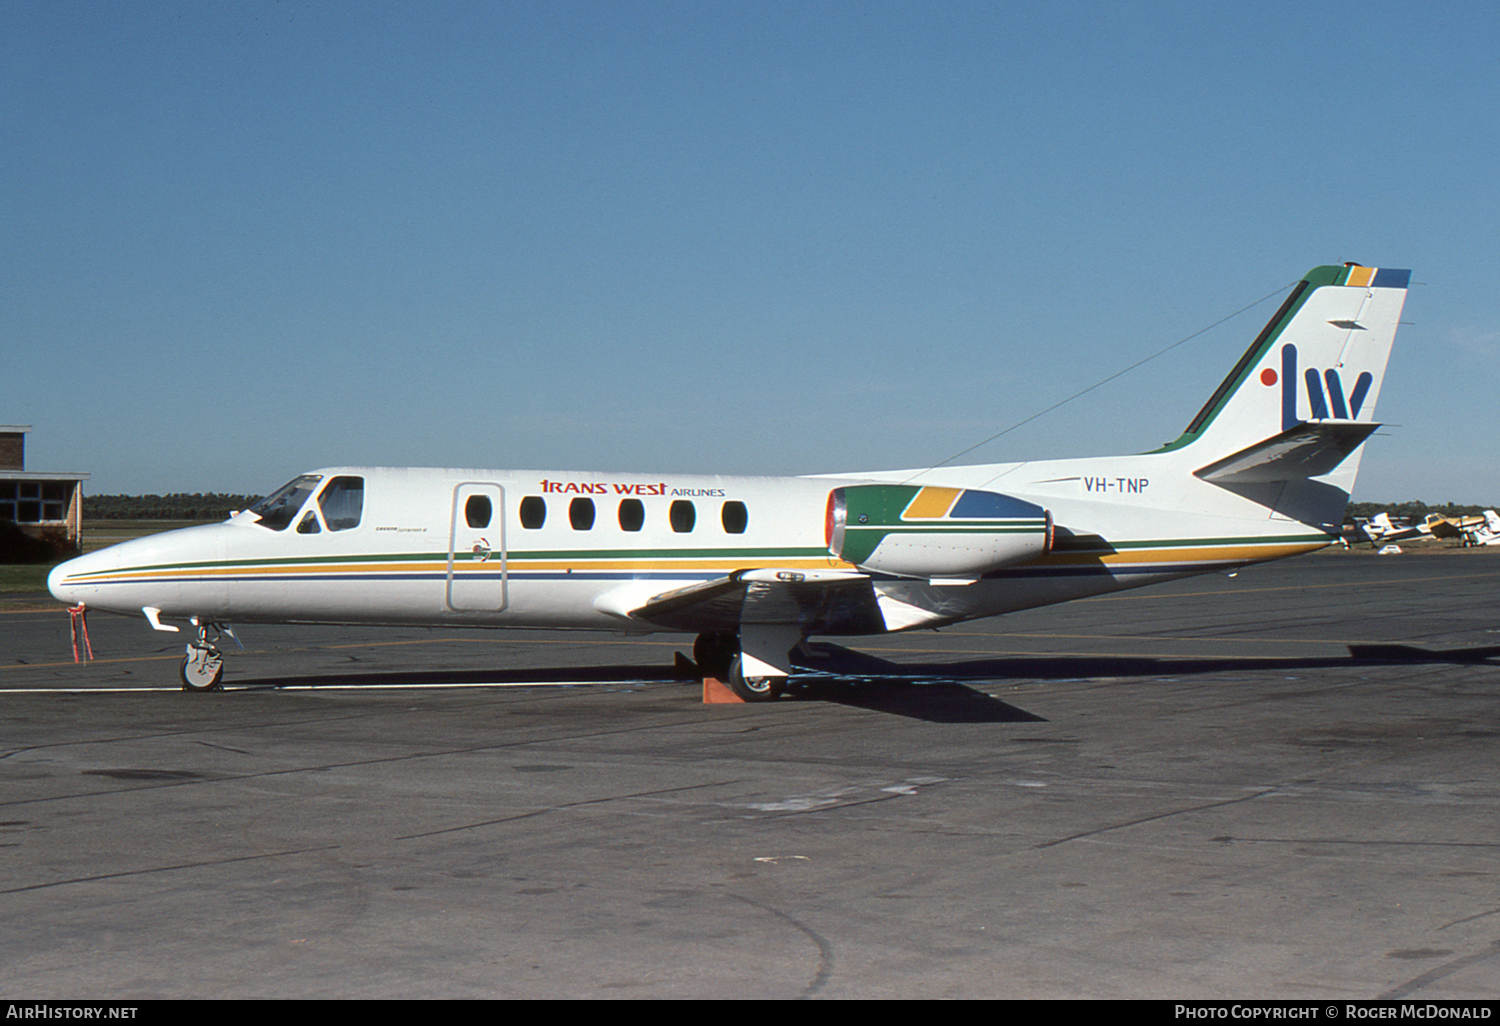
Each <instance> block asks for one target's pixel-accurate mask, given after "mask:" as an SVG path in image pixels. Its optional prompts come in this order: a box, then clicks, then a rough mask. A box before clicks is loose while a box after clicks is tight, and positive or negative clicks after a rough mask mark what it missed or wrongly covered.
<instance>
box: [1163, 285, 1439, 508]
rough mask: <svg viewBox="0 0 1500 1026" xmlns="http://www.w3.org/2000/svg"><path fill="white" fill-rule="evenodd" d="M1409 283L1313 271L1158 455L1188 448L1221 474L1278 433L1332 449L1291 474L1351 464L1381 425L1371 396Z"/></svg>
mask: <svg viewBox="0 0 1500 1026" xmlns="http://www.w3.org/2000/svg"><path fill="white" fill-rule="evenodd" d="M1410 278H1411V272H1410V271H1398V270H1391V269H1388V268H1374V267H1361V266H1359V265H1358V264H1345V265H1344V266H1342V267H1315V268H1313V269H1312V270H1311V271H1309V272H1307V274H1306V275H1305V276H1304V277H1303V279H1302V280H1301V281H1300V282H1298V283H1297V285H1296V286H1295V287H1294V288H1293V289H1292V293H1291V295H1290V296H1288V297H1287V300H1286V302H1285V303H1283V304H1282V305H1281V309H1280V310H1278V311H1277V312H1276V316H1274V317H1272V318H1271V322H1270V323H1269V324H1267V325H1266V326H1265V328H1264V330H1262V331H1261V333H1260V335H1259V336H1257V337H1256V339H1255V342H1254V343H1253V344H1252V345H1251V346H1250V348H1249V350H1247V351H1246V353H1245V355H1244V356H1242V357H1241V358H1240V361H1239V363H1237V364H1236V365H1235V368H1234V370H1233V371H1231V372H1230V374H1229V377H1227V378H1225V379H1224V383H1223V384H1221V385H1220V386H1219V388H1218V390H1217V391H1215V392H1214V394H1213V396H1212V398H1210V399H1209V400H1208V403H1207V404H1206V405H1205V406H1204V407H1203V409H1202V410H1201V411H1199V413H1198V416H1196V417H1194V418H1193V421H1192V423H1191V424H1189V425H1188V426H1187V430H1186V431H1184V432H1183V433H1182V436H1181V437H1180V438H1178V439H1177V440H1176V441H1175V442H1171V443H1170V444H1168V445H1166V446H1164V447H1163V448H1162V449H1159V450H1157V451H1158V452H1168V451H1171V450H1175V449H1181V448H1183V447H1185V446H1188V445H1191V446H1192V447H1193V450H1194V456H1195V457H1201V460H1200V465H1201V466H1202V467H1203V470H1204V471H1209V470H1210V469H1212V468H1219V472H1220V473H1221V474H1223V473H1227V471H1225V470H1224V468H1223V467H1220V466H1219V465H1220V464H1225V463H1226V462H1232V461H1233V459H1234V458H1235V457H1237V456H1244V455H1246V452H1245V451H1246V450H1248V449H1251V448H1256V447H1260V448H1264V447H1265V446H1266V445H1267V444H1268V443H1271V442H1272V441H1273V440H1274V439H1277V438H1278V436H1281V437H1282V440H1283V441H1287V440H1291V439H1294V438H1300V439H1302V440H1303V442H1304V445H1303V448H1304V449H1306V448H1307V439H1309V438H1314V439H1321V440H1322V441H1323V442H1325V443H1331V444H1332V446H1333V448H1332V449H1331V450H1330V449H1329V448H1328V445H1327V444H1325V445H1324V446H1323V448H1324V450H1325V451H1324V454H1323V455H1322V456H1321V457H1320V458H1319V459H1314V460H1313V461H1312V462H1310V463H1307V464H1306V466H1304V467H1303V469H1302V472H1300V473H1297V474H1295V475H1294V476H1301V477H1306V476H1317V475H1319V474H1322V473H1327V472H1329V471H1330V470H1331V469H1332V467H1333V466H1338V465H1339V464H1340V463H1342V462H1346V461H1345V457H1346V456H1347V455H1348V454H1349V452H1351V451H1353V450H1354V449H1355V448H1357V447H1358V445H1359V443H1360V442H1362V441H1363V440H1364V439H1365V437H1366V436H1368V435H1369V433H1370V432H1371V431H1373V430H1374V429H1375V423H1374V418H1375V400H1376V399H1377V398H1378V397H1379V395H1380V382H1381V378H1382V377H1384V375H1385V365H1386V360H1387V359H1388V358H1389V357H1390V354H1391V343H1392V341H1393V340H1394V339H1395V337H1396V325H1397V323H1398V322H1399V321H1400V318H1401V307H1402V305H1403V304H1404V303H1405V301H1406V287H1407V282H1408V281H1409V279H1410ZM1339 449H1342V450H1343V451H1342V453H1341V454H1337V459H1334V461H1333V463H1332V464H1328V460H1329V459H1331V458H1333V457H1332V456H1331V455H1329V453H1330V452H1334V453H1336V451H1337V450H1339ZM1283 461H1284V457H1283ZM1347 462H1350V463H1352V464H1354V465H1356V466H1357V463H1358V460H1357V457H1356V459H1354V460H1352V461H1347ZM1261 463H1262V465H1263V464H1264V460H1262V461H1261ZM1238 472H1239V473H1242V474H1243V473H1244V470H1243V468H1241V469H1240V471H1238ZM1282 472H1283V471H1277V473H1282ZM1267 473H1268V471H1266V470H1265V469H1262V470H1261V471H1260V475H1261V477H1260V479H1261V480H1269V479H1270V478H1267V477H1266V476H1265V475H1266V474H1267ZM1200 476H1207V475H1206V474H1203V473H1202V472H1200ZM1279 479H1281V480H1286V479H1287V478H1286V477H1281V478H1279ZM1352 485H1353V476H1352V474H1351V475H1350V479H1349V486H1350V487H1352Z"/></svg>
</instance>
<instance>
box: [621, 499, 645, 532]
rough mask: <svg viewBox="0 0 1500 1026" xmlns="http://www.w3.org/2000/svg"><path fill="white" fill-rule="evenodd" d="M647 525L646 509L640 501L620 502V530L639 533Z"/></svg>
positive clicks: (622, 500)
mask: <svg viewBox="0 0 1500 1026" xmlns="http://www.w3.org/2000/svg"><path fill="white" fill-rule="evenodd" d="M645 523H646V507H645V506H644V505H643V504H642V503H641V500H640V499H621V500H620V529H621V530H622V531H639V530H640V529H641V527H642V525H644V524H645Z"/></svg>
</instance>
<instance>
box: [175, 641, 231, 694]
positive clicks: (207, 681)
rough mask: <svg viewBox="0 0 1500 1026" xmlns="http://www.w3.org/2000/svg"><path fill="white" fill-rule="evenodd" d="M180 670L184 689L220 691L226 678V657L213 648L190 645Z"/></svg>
mask: <svg viewBox="0 0 1500 1026" xmlns="http://www.w3.org/2000/svg"><path fill="white" fill-rule="evenodd" d="M179 672H180V673H181V675H182V690H184V691H218V690H219V685H220V683H221V682H222V681H223V680H224V657H223V656H222V655H220V654H219V653H218V651H216V650H215V649H212V648H197V647H189V648H188V654H187V655H185V656H183V658H182V666H181V667H180V669H179Z"/></svg>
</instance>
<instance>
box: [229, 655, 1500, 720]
mask: <svg viewBox="0 0 1500 1026" xmlns="http://www.w3.org/2000/svg"><path fill="white" fill-rule="evenodd" d="M1497 658H1500V646H1486V647H1481V648H1466V649H1450V650H1431V649H1423V648H1418V647H1416V646H1411V645H1350V646H1349V654H1348V655H1347V656H1316V657H1296V656H1289V657H1286V658H1272V659H1265V658H1259V659H1251V658H1235V657H1212V658H1171V659H1166V658H1158V657H1153V656H1095V655H1068V654H1058V655H1048V656H1009V657H1007V656H997V657H993V658H987V659H977V660H966V661H961V662H953V661H950V662H933V663H893V662H890V661H888V660H885V659H881V658H879V657H877V656H871V655H866V654H864V653H861V652H857V651H855V650H853V649H848V648H844V647H843V646H842V645H836V644H832V643H828V642H819V643H817V644H814V645H812V646H810V647H809V648H808V650H807V651H806V652H805V653H804V654H803V658H801V659H799V660H798V663H797V665H798V666H799V667H800V668H801V669H803V670H804V671H810V672H807V673H804V674H799V676H798V678H797V684H796V686H795V687H794V688H792V689H791V691H790V693H789V695H788V698H789V699H791V700H794V701H812V702H830V703H835V704H838V705H848V706H855V707H858V708H862V709H869V710H871V711H875V712H884V713H889V714H891V715H896V716H905V717H910V718H912V719H919V720H926V721H930V722H935V723H1016V722H1041V721H1043V718H1042V717H1040V716H1037V715H1035V714H1034V713H1030V712H1027V711H1026V710H1024V709H1020V708H1018V707H1016V706H1014V705H1011V704H1009V703H1007V702H1005V701H1002V700H1001V699H998V698H995V697H994V696H993V695H989V694H986V693H985V692H983V691H981V690H979V689H978V688H976V687H974V686H973V685H974V684H976V683H980V682H987V683H992V682H996V681H1005V680H1080V679H1091V678H1119V677H1148V678H1149V677H1185V676H1193V675H1196V674H1208V673H1223V672H1233V671H1246V670H1258V671H1281V670H1294V669H1296V670H1316V669H1336V668H1342V669H1347V668H1349V667H1352V666H1361V665H1368V666H1376V665H1389V664H1391V663H1410V664H1429V665H1442V664H1449V665H1475V664H1485V663H1488V662H1489V661H1491V660H1495V659H1497ZM697 679H698V677H697V674H696V672H695V671H694V668H693V665H692V662H691V661H690V660H688V659H687V658H686V657H681V656H680V657H679V659H678V661H677V665H676V666H674V667H650V666H640V665H628V666H587V667H581V666H568V667H555V666H554V667H528V668H524V669H514V668H512V669H505V670H439V671H431V670H428V671H401V672H386V673H361V674H359V675H358V676H357V677H351V676H342V675H341V676H327V675H306V676H288V677H264V678H258V679H249V680H245V679H242V680H239V681H236V682H235V685H234V686H235V687H236V689H281V688H300V687H305V688H317V687H330V686H334V685H345V684H356V685H362V686H370V687H380V686H385V687H403V686H408V687H415V686H420V685H428V686H431V685H439V686H441V685H447V686H462V685H473V686H480V685H486V684H491V685H507V686H513V687H525V686H527V685H533V686H537V687H556V686H558V685H560V684H577V685H584V686H598V685H609V684H618V685H630V684H641V683H657V682H661V683H667V682H672V681H677V682H682V683H686V682H690V681H691V682H693V683H696V682H697Z"/></svg>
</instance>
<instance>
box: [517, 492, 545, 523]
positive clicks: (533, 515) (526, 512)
mask: <svg viewBox="0 0 1500 1026" xmlns="http://www.w3.org/2000/svg"><path fill="white" fill-rule="evenodd" d="M546 522H547V500H546V499H544V498H542V497H541V496H540V495H528V496H526V497H525V498H524V499H522V500H521V526H522V527H524V528H526V529H527V530H528V531H535V530H536V529H537V528H538V527H541V526H542V525H543V524H545V523H546Z"/></svg>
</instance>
